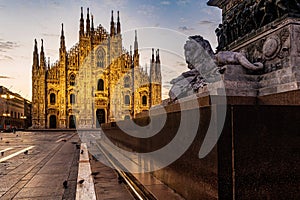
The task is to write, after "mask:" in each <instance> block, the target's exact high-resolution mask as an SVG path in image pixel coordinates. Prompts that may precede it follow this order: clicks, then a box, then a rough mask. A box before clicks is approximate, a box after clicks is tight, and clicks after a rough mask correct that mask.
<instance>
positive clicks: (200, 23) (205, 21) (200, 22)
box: [198, 20, 215, 25]
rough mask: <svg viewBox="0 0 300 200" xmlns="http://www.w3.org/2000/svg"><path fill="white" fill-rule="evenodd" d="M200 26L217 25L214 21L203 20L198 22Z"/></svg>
mask: <svg viewBox="0 0 300 200" xmlns="http://www.w3.org/2000/svg"><path fill="white" fill-rule="evenodd" d="M198 24H199V25H210V24H215V22H213V21H209V20H201V21H199V22H198Z"/></svg>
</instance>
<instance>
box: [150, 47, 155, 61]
mask: <svg viewBox="0 0 300 200" xmlns="http://www.w3.org/2000/svg"><path fill="white" fill-rule="evenodd" d="M154 62H155V60H154V48H152V59H151V63H154Z"/></svg>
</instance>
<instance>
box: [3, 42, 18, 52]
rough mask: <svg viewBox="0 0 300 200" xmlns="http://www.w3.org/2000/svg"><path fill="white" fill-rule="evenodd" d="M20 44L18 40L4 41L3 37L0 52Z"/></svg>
mask: <svg viewBox="0 0 300 200" xmlns="http://www.w3.org/2000/svg"><path fill="white" fill-rule="evenodd" d="M19 46H20V45H19V44H17V43H16V42H11V41H3V40H2V39H0V52H6V50H11V49H14V48H17V47H19Z"/></svg>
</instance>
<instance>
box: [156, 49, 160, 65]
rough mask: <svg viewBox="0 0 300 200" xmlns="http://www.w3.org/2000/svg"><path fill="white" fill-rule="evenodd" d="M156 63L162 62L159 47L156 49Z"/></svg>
mask: <svg viewBox="0 0 300 200" xmlns="http://www.w3.org/2000/svg"><path fill="white" fill-rule="evenodd" d="M156 63H160V58H159V49H157V50H156Z"/></svg>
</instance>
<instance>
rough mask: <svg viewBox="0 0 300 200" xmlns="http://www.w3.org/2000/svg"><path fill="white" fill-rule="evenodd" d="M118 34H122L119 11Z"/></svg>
mask: <svg viewBox="0 0 300 200" xmlns="http://www.w3.org/2000/svg"><path fill="white" fill-rule="evenodd" d="M117 34H121V23H120V16H119V11H118V19H117Z"/></svg>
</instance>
